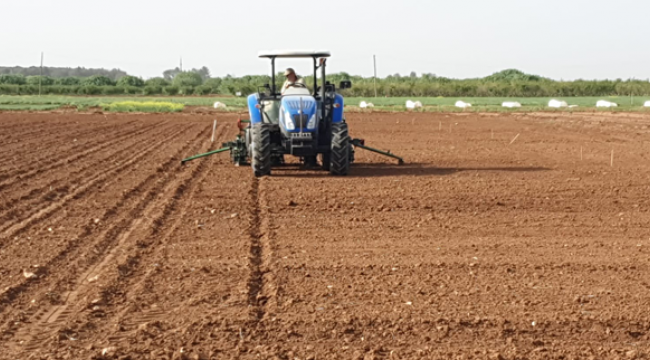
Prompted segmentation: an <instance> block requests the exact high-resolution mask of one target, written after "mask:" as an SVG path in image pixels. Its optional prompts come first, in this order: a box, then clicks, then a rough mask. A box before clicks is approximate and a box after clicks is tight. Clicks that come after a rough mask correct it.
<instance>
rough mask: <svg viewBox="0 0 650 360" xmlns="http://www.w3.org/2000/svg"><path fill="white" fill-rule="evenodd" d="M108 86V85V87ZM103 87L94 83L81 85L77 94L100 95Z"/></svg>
mask: <svg viewBox="0 0 650 360" xmlns="http://www.w3.org/2000/svg"><path fill="white" fill-rule="evenodd" d="M106 88H108V87H106ZM102 90H103V89H102V88H101V87H99V86H95V85H92V84H89V85H84V86H81V87H79V90H77V94H79V95H99V94H100V93H101V92H102Z"/></svg>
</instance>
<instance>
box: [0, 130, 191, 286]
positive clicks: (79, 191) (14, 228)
mask: <svg viewBox="0 0 650 360" xmlns="http://www.w3.org/2000/svg"><path fill="white" fill-rule="evenodd" d="M188 130H189V128H185V129H183V130H179V131H177V132H175V133H173V134H172V135H171V136H168V137H166V138H164V139H163V140H161V141H157V142H155V143H154V144H152V145H150V146H147V147H146V148H145V149H144V150H142V152H140V153H139V154H137V155H135V156H133V157H131V158H130V159H129V160H128V161H125V162H123V163H120V164H118V165H115V166H112V167H110V168H108V169H105V170H104V171H103V172H99V173H96V174H94V176H92V177H90V178H89V179H86V180H85V181H84V184H83V185H81V186H79V187H77V188H76V189H75V191H73V192H71V193H69V194H67V195H65V196H64V197H62V198H61V199H59V200H57V201H55V202H54V203H52V204H51V205H49V206H47V207H45V208H44V209H41V210H37V211H36V212H35V213H32V214H31V215H30V216H29V217H27V218H25V219H23V220H21V221H20V222H18V223H15V224H13V225H10V226H9V227H7V228H5V229H3V230H2V231H1V232H0V249H2V248H3V247H4V246H5V241H6V240H7V239H9V238H11V237H14V236H17V235H19V234H21V233H22V232H23V231H25V230H26V229H27V228H28V227H29V226H30V225H32V224H33V223H35V222H36V221H38V220H44V219H47V218H48V217H49V216H51V215H52V214H53V213H54V212H55V211H56V210H58V209H60V208H61V207H62V206H64V205H65V204H67V203H68V202H70V201H71V200H74V199H78V198H80V197H82V196H83V195H84V194H86V193H87V192H88V191H89V190H91V189H92V188H94V187H96V186H97V185H99V184H101V182H102V181H105V180H107V179H108V177H109V175H112V174H117V173H119V172H120V171H122V170H124V169H126V168H128V167H130V166H131V165H133V164H136V163H137V162H138V161H139V160H140V159H142V158H143V157H145V156H146V155H148V154H149V153H151V152H152V151H154V150H155V149H157V148H159V147H160V146H161V145H163V144H165V143H167V142H168V141H169V140H171V139H173V138H174V137H176V136H178V135H180V134H182V133H184V132H186V131H188ZM3 240H4V241H3ZM1 295H2V293H1V292H0V296H1Z"/></svg>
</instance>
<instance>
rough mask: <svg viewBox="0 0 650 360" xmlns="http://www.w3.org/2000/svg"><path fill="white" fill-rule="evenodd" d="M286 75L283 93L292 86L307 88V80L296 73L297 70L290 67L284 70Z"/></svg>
mask: <svg viewBox="0 0 650 360" xmlns="http://www.w3.org/2000/svg"><path fill="white" fill-rule="evenodd" d="M284 76H286V77H287V80H286V81H285V82H284V85H282V90H281V93H282V94H283V95H284V92H285V91H287V89H288V88H290V87H300V88H306V87H307V85H306V84H305V80H304V79H303V78H301V77H299V76H298V75H296V72H295V71H294V70H293V69H292V68H288V69H287V70H286V71H285V72H284Z"/></svg>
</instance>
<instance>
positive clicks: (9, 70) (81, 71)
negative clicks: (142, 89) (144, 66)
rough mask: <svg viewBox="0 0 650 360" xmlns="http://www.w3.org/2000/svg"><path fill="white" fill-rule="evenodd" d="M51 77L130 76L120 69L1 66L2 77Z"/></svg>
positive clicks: (113, 77)
mask: <svg viewBox="0 0 650 360" xmlns="http://www.w3.org/2000/svg"><path fill="white" fill-rule="evenodd" d="M41 71H42V75H44V76H50V77H53V78H63V77H89V76H93V75H103V76H106V77H108V78H110V79H111V80H114V81H116V80H118V79H119V78H121V77H122V76H127V75H128V74H127V73H126V72H125V71H123V70H120V69H112V70H107V69H89V68H83V67H76V68H71V67H52V66H44V67H43V69H42V70H41V68H40V67H39V66H30V67H22V66H0V75H24V76H36V75H41Z"/></svg>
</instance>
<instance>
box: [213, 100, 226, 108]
mask: <svg viewBox="0 0 650 360" xmlns="http://www.w3.org/2000/svg"><path fill="white" fill-rule="evenodd" d="M214 108H215V109H225V108H226V104H222V103H220V102H218V101H217V102H215V103H214Z"/></svg>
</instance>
